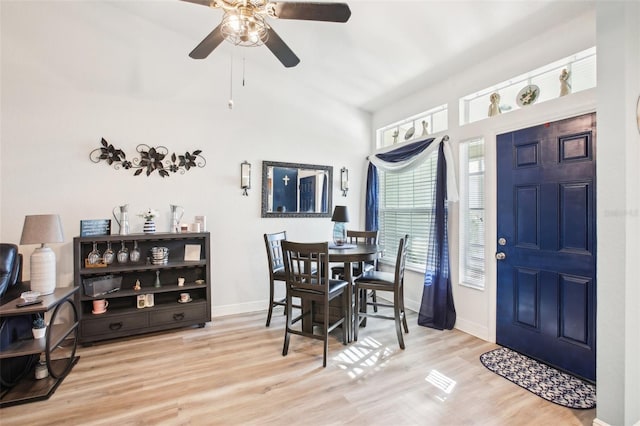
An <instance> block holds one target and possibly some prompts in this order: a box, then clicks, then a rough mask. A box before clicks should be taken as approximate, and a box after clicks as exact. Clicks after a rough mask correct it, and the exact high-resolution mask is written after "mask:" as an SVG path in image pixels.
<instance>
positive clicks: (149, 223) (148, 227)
mask: <svg viewBox="0 0 640 426" xmlns="http://www.w3.org/2000/svg"><path fill="white" fill-rule="evenodd" d="M142 230H143V231H144V233H145V234H153V233H155V232H156V223H155V222H154V221H153V219H150V220H145V221H144V226H143V228H142Z"/></svg>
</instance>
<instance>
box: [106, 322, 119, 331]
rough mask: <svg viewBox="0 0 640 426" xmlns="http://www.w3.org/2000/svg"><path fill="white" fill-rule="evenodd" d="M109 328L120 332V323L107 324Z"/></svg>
mask: <svg viewBox="0 0 640 426" xmlns="http://www.w3.org/2000/svg"><path fill="white" fill-rule="evenodd" d="M109 328H110V329H111V330H114V331H115V330H120V329H121V328H122V322H112V323H111V324H109Z"/></svg>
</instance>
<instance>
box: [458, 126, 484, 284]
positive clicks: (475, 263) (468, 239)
mask: <svg viewBox="0 0 640 426" xmlns="http://www.w3.org/2000/svg"><path fill="white" fill-rule="evenodd" d="M460 173H461V177H460V228H461V229H460V283H461V284H462V285H466V286H470V287H475V288H480V289H483V288H484V254H485V250H484V241H485V233H484V223H485V221H484V140H483V139H476V140H472V141H468V142H464V143H461V144H460Z"/></svg>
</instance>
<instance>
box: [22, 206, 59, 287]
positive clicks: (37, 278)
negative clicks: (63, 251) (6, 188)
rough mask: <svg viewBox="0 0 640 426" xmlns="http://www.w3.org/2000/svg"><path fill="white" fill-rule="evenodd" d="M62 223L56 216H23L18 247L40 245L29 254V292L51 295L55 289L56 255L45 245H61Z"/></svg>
mask: <svg viewBox="0 0 640 426" xmlns="http://www.w3.org/2000/svg"><path fill="white" fill-rule="evenodd" d="M62 242H64V237H63V235H62V223H61V221H60V216H59V215H57V214H39V215H30V216H25V218H24V226H23V227H22V238H20V245H26V244H41V246H40V247H38V248H37V249H35V250H34V252H33V254H31V259H30V269H31V273H30V276H31V278H30V279H31V290H33V291H39V292H40V294H43V295H44V294H51V293H53V292H54V291H55V289H56V255H55V253H54V252H53V250H51V249H50V248H49V247H45V246H44V245H45V244H46V243H62Z"/></svg>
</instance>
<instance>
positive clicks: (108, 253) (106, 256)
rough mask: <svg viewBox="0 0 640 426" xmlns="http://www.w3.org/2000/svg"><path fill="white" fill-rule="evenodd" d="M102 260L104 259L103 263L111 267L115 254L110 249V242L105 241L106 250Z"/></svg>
mask: <svg viewBox="0 0 640 426" xmlns="http://www.w3.org/2000/svg"><path fill="white" fill-rule="evenodd" d="M102 258H103V259H104V263H106V264H107V265H111V264H112V263H113V260H114V259H115V258H116V254H115V252H114V251H113V249H112V248H111V241H107V249H106V250H105V251H104V254H103V255H102Z"/></svg>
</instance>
